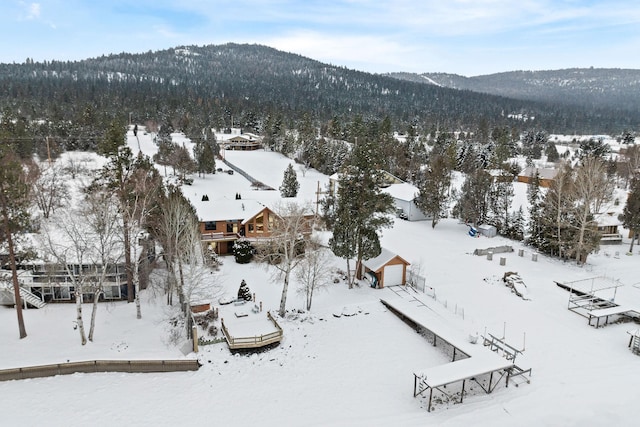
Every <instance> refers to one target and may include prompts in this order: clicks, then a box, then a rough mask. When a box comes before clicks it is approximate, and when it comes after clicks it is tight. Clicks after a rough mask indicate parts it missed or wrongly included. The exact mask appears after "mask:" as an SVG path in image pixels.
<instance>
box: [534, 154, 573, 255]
mask: <svg viewBox="0 0 640 427" xmlns="http://www.w3.org/2000/svg"><path fill="white" fill-rule="evenodd" d="M572 173H573V172H572V170H571V167H570V166H569V165H568V164H565V165H563V167H562V168H561V169H560V171H559V172H558V174H557V175H556V177H555V179H554V180H553V183H552V184H551V186H550V187H549V190H548V191H547V193H546V194H545V197H544V200H543V202H542V203H541V205H540V207H541V210H540V216H539V222H538V223H539V225H540V229H539V235H538V240H537V247H538V249H540V250H541V251H543V252H545V253H548V254H550V255H554V256H559V257H561V258H566V257H567V256H568V254H569V252H570V251H571V241H572V240H573V235H574V228H573V227H572V220H573V219H572V210H573V209H574V206H575V193H574V181H573V175H572Z"/></svg>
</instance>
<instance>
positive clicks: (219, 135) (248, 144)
mask: <svg viewBox="0 0 640 427" xmlns="http://www.w3.org/2000/svg"><path fill="white" fill-rule="evenodd" d="M215 135H216V141H217V142H218V145H220V148H222V149H225V150H237V151H252V150H257V149H259V148H262V137H260V136H259V135H255V134H253V133H248V132H242V130H241V129H239V128H231V129H230V132H216V134H215Z"/></svg>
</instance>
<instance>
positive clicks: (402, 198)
mask: <svg viewBox="0 0 640 427" xmlns="http://www.w3.org/2000/svg"><path fill="white" fill-rule="evenodd" d="M382 191H384V192H385V193H387V194H389V195H391V197H393V203H394V205H395V207H396V212H397V215H398V216H399V217H400V218H403V219H406V220H409V221H421V220H424V219H431V217H430V216H427V215H425V214H424V212H422V211H421V210H420V208H418V205H416V202H415V200H416V195H417V194H418V191H419V190H418V187H416V186H415V185H412V184H409V183H407V182H403V183H402V184H391V185H390V186H388V187H386V188H383V189H382Z"/></svg>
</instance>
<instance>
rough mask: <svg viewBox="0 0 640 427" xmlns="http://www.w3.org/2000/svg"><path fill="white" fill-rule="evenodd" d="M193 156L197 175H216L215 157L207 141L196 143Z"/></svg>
mask: <svg viewBox="0 0 640 427" xmlns="http://www.w3.org/2000/svg"><path fill="white" fill-rule="evenodd" d="M193 156H194V158H195V161H196V164H197V168H198V175H201V176H204V175H205V174H207V173H216V155H215V153H214V150H213V147H212V146H211V144H210V143H209V142H208V141H206V140H200V141H198V142H197V143H196V146H195V148H194V150H193Z"/></svg>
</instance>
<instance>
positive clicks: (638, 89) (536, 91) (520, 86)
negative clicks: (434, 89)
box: [388, 68, 640, 114]
mask: <svg viewBox="0 0 640 427" xmlns="http://www.w3.org/2000/svg"><path fill="white" fill-rule="evenodd" d="M388 75H389V76H391V77H395V78H399V79H403V80H408V81H413V82H417V83H428V84H432V85H437V86H440V87H448V88H454V89H461V90H470V91H473V92H481V93H487V94H492V95H499V96H505V97H508V98H514V99H525V100H534V101H541V102H549V103H556V104H562V105H576V106H586V107H589V108H594V107H606V108H610V109H613V110H618V111H629V112H632V113H634V114H637V113H638V112H639V111H640V70H632V69H619V68H569V69H563V70H546V71H510V72H504V73H496V74H488V75H482V76H474V77H464V76H460V75H457V74H445V73H423V74H413V73H389V74H388Z"/></svg>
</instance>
